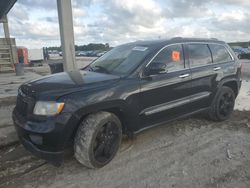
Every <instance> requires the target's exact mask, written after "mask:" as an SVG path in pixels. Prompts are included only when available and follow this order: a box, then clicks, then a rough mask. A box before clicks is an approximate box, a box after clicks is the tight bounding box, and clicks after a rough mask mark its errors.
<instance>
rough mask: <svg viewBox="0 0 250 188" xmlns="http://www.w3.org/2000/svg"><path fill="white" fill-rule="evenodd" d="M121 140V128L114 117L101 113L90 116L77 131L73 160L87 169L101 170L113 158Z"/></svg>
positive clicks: (110, 114)
mask: <svg viewBox="0 0 250 188" xmlns="http://www.w3.org/2000/svg"><path fill="white" fill-rule="evenodd" d="M121 139H122V126H121V122H120V120H119V118H118V117H117V116H116V115H114V114H112V113H109V112H103V111H101V112H97V113H94V114H90V115H88V116H87V117H86V118H85V119H84V120H83V121H82V123H81V124H80V126H79V128H78V130H77V133H76V136H75V140H74V154H75V158H76V159H77V161H79V162H80V163H81V164H83V165H84V166H86V167H88V168H101V167H103V166H104V165H106V164H107V163H109V162H110V161H111V160H112V159H113V158H114V156H115V154H116V153H117V151H118V149H119V146H120V144H121Z"/></svg>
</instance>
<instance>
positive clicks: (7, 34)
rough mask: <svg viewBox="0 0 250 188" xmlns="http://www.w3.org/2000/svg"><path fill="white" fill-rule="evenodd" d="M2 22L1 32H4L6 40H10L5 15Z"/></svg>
mask: <svg viewBox="0 0 250 188" xmlns="http://www.w3.org/2000/svg"><path fill="white" fill-rule="evenodd" d="M2 22H3V30H4V35H5V38H6V39H8V38H10V30H9V25H8V19H7V16H6V15H5V16H3V18H2Z"/></svg>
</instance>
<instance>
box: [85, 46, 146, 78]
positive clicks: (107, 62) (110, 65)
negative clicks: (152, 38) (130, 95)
mask: <svg viewBox="0 0 250 188" xmlns="http://www.w3.org/2000/svg"><path fill="white" fill-rule="evenodd" d="M148 51H149V50H148V47H145V46H137V45H136V44H134V43H130V44H125V45H121V46H118V47H116V48H114V49H112V50H111V51H109V52H107V53H106V54H104V55H103V56H101V57H100V58H98V59H96V60H95V61H94V62H93V63H92V64H90V65H89V70H91V71H95V72H101V73H107V74H115V75H119V76H122V75H127V74H129V73H130V72H131V71H132V70H134V69H135V68H136V67H137V66H138V65H139V64H140V62H141V61H142V60H143V59H144V58H145V57H146V55H147V54H148Z"/></svg>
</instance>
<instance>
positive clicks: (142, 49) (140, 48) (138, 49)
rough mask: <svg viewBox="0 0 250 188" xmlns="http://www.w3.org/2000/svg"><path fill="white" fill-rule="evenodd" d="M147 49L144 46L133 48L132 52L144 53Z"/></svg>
mask: <svg viewBox="0 0 250 188" xmlns="http://www.w3.org/2000/svg"><path fill="white" fill-rule="evenodd" d="M147 49H148V48H147V47H144V46H136V47H134V48H133V50H137V51H142V52H143V51H146V50H147Z"/></svg>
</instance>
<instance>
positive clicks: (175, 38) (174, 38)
mask: <svg viewBox="0 0 250 188" xmlns="http://www.w3.org/2000/svg"><path fill="white" fill-rule="evenodd" d="M177 39H183V38H182V37H173V38H171V39H170V40H177Z"/></svg>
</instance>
